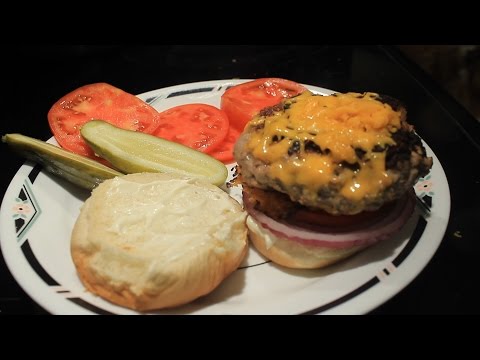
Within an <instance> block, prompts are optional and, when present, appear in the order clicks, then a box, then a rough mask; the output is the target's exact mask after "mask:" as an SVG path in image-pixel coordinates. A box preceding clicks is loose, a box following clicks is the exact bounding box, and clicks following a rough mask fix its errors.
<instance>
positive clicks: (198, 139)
mask: <svg viewBox="0 0 480 360" xmlns="http://www.w3.org/2000/svg"><path fill="white" fill-rule="evenodd" d="M228 128H229V122H228V117H227V114H225V113H224V112H223V111H222V110H220V109H217V108H216V107H214V106H211V105H207V104H186V105H179V106H175V107H173V108H170V109H168V110H165V111H163V112H161V113H159V115H158V126H157V128H156V130H155V131H154V132H153V133H152V135H155V136H158V137H161V138H163V139H166V140H170V141H174V142H176V143H179V144H183V145H185V146H188V147H190V148H192V149H195V150H198V151H201V152H205V153H212V151H214V150H216V149H218V147H219V146H220V145H221V144H222V142H223V140H224V139H225V137H226V136H227V133H228Z"/></svg>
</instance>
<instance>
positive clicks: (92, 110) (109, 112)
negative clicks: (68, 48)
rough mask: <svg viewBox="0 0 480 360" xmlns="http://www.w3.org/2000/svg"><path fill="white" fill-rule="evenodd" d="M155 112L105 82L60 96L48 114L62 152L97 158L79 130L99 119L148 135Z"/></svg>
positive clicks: (154, 119)
mask: <svg viewBox="0 0 480 360" xmlns="http://www.w3.org/2000/svg"><path fill="white" fill-rule="evenodd" d="M157 116H158V112H157V110H155V109H154V108H153V107H151V106H150V105H148V104H146V103H145V102H143V101H142V100H140V99H139V98H137V97H136V96H134V95H132V94H129V93H127V92H125V91H123V90H121V89H118V88H116V87H114V86H112V85H109V84H106V83H96V84H90V85H85V86H82V87H80V88H78V89H76V90H74V91H72V92H71V93H69V94H67V95H65V96H63V97H62V98H61V99H60V100H58V101H57V102H56V103H55V104H53V106H52V108H51V109H50V111H49V112H48V115H47V117H48V123H49V125H50V129H51V130H52V133H53V136H54V137H55V139H56V140H57V142H58V143H59V144H60V146H61V147H63V148H64V149H67V150H70V151H72V152H74V153H77V154H79V155H83V156H87V157H90V158H94V159H98V157H96V156H95V154H94V152H93V151H92V150H91V149H90V148H89V147H88V145H87V144H86V143H85V141H84V140H83V138H82V137H81V135H80V128H81V127H82V125H83V124H85V123H86V122H88V121H90V120H92V119H101V120H104V121H106V122H109V123H111V124H113V125H115V126H118V127H121V128H123V129H128V130H135V131H142V132H145V133H151V132H152V131H153V130H155V129H156V127H157Z"/></svg>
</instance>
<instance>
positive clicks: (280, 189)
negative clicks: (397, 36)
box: [234, 91, 432, 268]
mask: <svg viewBox="0 0 480 360" xmlns="http://www.w3.org/2000/svg"><path fill="white" fill-rule="evenodd" d="M234 155H235V159H236V160H237V162H238V166H239V172H240V179H241V182H242V184H243V186H244V187H243V200H244V204H245V208H246V210H247V211H248V212H249V214H250V216H249V217H248V219H247V225H248V228H249V236H250V239H251V241H252V242H253V244H254V245H255V247H256V248H257V249H258V250H259V251H260V252H261V253H262V254H263V255H264V256H266V257H267V258H270V259H271V260H273V261H274V262H276V263H278V264H280V265H284V266H287V267H292V268H319V267H323V266H326V265H328V264H332V263H334V262H337V261H338V260H340V259H343V258H345V257H348V256H350V255H352V254H354V253H356V252H358V251H359V250H361V249H364V248H365V247H367V246H369V245H372V244H373V243H375V242H377V241H380V240H383V239H386V238H389V237H390V236H391V235H392V234H393V233H395V232H397V231H398V230H400V229H401V227H402V226H403V225H404V224H405V223H406V221H407V220H408V218H409V217H410V215H411V213H412V211H413V207H414V198H413V190H412V187H413V185H414V183H415V182H416V181H417V179H418V178H419V177H422V176H425V175H426V174H427V173H428V172H429V170H430V168H431V166H432V158H430V157H427V156H426V152H425V148H424V147H423V145H422V142H421V140H420V138H419V137H418V136H417V135H416V134H415V132H414V130H413V126H411V125H409V124H408V123H407V121H406V109H405V107H404V106H403V105H402V104H401V103H400V102H399V101H397V100H395V99H392V98H390V97H387V96H383V95H378V94H375V93H362V94H360V93H346V94H333V95H330V96H321V95H314V94H312V93H311V92H309V91H306V92H304V93H302V94H300V95H298V96H296V97H293V98H290V99H285V100H283V101H282V102H281V103H279V104H277V105H275V106H273V107H269V108H265V109H263V110H262V111H260V113H259V114H258V115H257V116H255V117H254V118H253V119H252V120H251V121H250V122H249V123H248V125H247V127H246V128H245V131H244V132H243V133H242V135H241V136H240V138H239V140H238V141H237V143H236V145H235V149H234Z"/></svg>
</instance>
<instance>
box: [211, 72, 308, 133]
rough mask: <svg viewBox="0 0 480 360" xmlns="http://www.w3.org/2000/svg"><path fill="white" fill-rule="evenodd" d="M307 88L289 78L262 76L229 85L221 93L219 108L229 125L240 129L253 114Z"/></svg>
mask: <svg viewBox="0 0 480 360" xmlns="http://www.w3.org/2000/svg"><path fill="white" fill-rule="evenodd" d="M305 90H307V89H306V88H305V87H304V86H302V85H300V84H298V83H296V82H294V81H290V80H285V79H279V78H262V79H257V80H253V81H249V82H246V83H243V84H239V85H236V86H233V87H231V88H230V89H228V90H227V91H225V93H224V94H223V95H222V99H221V104H220V108H221V109H222V110H223V111H225V113H226V114H227V116H228V119H229V120H230V126H233V127H235V128H237V129H239V130H241V131H243V129H244V128H245V125H246V124H247V122H249V121H250V120H251V119H252V117H253V116H254V115H256V114H257V113H258V112H259V111H260V110H262V109H263V108H266V107H268V106H273V105H276V104H278V103H279V102H280V101H281V100H282V99H284V98H289V97H292V96H295V95H298V94H300V93H302V92H304V91H305Z"/></svg>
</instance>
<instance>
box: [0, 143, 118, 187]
mask: <svg viewBox="0 0 480 360" xmlns="http://www.w3.org/2000/svg"><path fill="white" fill-rule="evenodd" d="M2 142H4V143H6V144H8V145H9V146H10V147H11V149H12V150H13V151H14V152H16V153H18V154H19V155H21V156H23V157H24V158H26V159H28V160H32V161H35V162H37V163H39V164H41V165H42V166H43V167H44V169H45V170H47V171H48V172H49V173H52V174H54V175H56V176H59V177H61V178H64V179H65V180H68V181H69V182H71V183H73V184H76V185H78V186H80V187H82V188H85V189H89V190H92V189H93V188H94V187H96V186H97V185H98V184H100V183H101V182H102V181H104V180H106V179H111V178H113V177H115V176H119V175H123V174H122V173H120V172H118V171H115V170H113V169H111V168H109V167H107V166H105V165H102V164H100V163H98V162H97V161H95V160H92V159H89V158H86V157H84V156H80V155H77V154H75V153H72V152H70V151H67V150H64V149H61V148H59V147H58V146H55V145H52V144H48V143H46V142H44V141H41V140H37V139H34V138H31V137H28V136H25V135H21V134H6V135H4V136H2Z"/></svg>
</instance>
